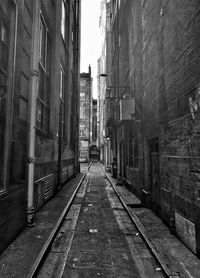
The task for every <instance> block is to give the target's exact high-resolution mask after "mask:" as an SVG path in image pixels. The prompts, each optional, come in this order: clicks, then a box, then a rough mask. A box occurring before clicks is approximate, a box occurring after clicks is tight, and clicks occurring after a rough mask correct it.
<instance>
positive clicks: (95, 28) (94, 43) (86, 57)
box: [81, 0, 101, 98]
mask: <svg viewBox="0 0 200 278" xmlns="http://www.w3.org/2000/svg"><path fill="white" fill-rule="evenodd" d="M99 17H100V0H82V1H81V72H88V66H89V64H90V65H91V70H92V77H93V97H94V98H97V60H98V58H99V57H100V53H101V40H100V29H99Z"/></svg>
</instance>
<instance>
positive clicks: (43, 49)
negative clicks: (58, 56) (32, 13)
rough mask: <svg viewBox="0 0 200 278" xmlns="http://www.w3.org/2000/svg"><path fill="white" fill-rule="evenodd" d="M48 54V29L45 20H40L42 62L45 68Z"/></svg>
mask: <svg viewBox="0 0 200 278" xmlns="http://www.w3.org/2000/svg"><path fill="white" fill-rule="evenodd" d="M45 54H46V28H45V25H44V22H43V20H42V19H41V20H40V62H41V63H42V65H43V66H44V67H45V58H46V57H45Z"/></svg>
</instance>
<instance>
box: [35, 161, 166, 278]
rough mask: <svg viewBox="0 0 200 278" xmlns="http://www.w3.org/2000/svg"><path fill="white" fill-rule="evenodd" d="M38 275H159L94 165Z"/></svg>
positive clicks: (82, 276)
mask: <svg viewBox="0 0 200 278" xmlns="http://www.w3.org/2000/svg"><path fill="white" fill-rule="evenodd" d="M71 222H73V224H72V225H70V224H69V223H71ZM67 223H68V224H67ZM64 246H65V247H64ZM52 273H53V276H52ZM44 277H69V278H70V277H76V278H78V277H80V278H84V277H89V278H94V277H104V278H117V277H120V278H121V277H122V278H123V277H130V278H131V277H137V278H140V277H146V278H148V277H149V278H150V277H151V278H152V277H164V276H163V274H162V272H161V269H160V268H159V266H158V264H157V263H156V261H155V259H154V258H153V256H152V254H151V253H150V251H149V250H148V248H147V246H146V244H145V243H144V242H143V240H142V238H141V237H140V236H139V235H138V231H137V230H136V228H135V227H134V225H133V224H132V223H131V222H130V220H129V218H128V216H127V214H126V212H125V211H124V209H123V207H122V205H121V203H120V202H119V200H118V198H117V196H116V194H115V192H114V191H113V189H112V187H111V185H110V183H109V182H108V181H107V180H106V179H105V177H104V173H103V172H102V170H101V168H100V167H99V164H98V163H96V164H94V165H93V166H92V167H91V168H90V171H89V173H88V175H87V182H86V183H85V184H84V186H83V187H82V188H81V192H79V193H78V196H77V198H76V199H75V202H74V203H73V206H72V209H71V211H70V212H69V215H68V216H67V217H66V219H65V225H64V227H62V229H61V231H60V233H59V235H58V237H57V239H56V241H55V243H54V246H53V248H52V250H51V253H50V255H49V257H48V259H47V261H46V263H45V265H44V268H43V269H42V271H41V272H40V274H39V278H44Z"/></svg>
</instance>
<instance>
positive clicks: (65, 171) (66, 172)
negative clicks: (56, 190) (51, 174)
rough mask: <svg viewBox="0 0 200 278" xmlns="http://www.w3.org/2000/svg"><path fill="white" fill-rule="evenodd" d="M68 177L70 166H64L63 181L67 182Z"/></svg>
mask: <svg viewBox="0 0 200 278" xmlns="http://www.w3.org/2000/svg"><path fill="white" fill-rule="evenodd" d="M67 179H68V167H66V168H64V170H63V171H62V183H64V182H66V181H67Z"/></svg>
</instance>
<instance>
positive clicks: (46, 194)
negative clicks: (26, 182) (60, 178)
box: [33, 173, 56, 212]
mask: <svg viewBox="0 0 200 278" xmlns="http://www.w3.org/2000/svg"><path fill="white" fill-rule="evenodd" d="M55 181H56V178H55V174H54V173H52V174H50V175H48V176H46V177H43V178H41V179H39V180H37V181H35V182H34V195H33V205H34V208H35V211H36V212H37V211H38V210H39V209H40V208H41V207H42V206H43V205H44V203H45V202H46V201H47V200H48V199H49V198H51V197H52V196H53V194H54V192H55V187H56V182H55Z"/></svg>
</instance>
